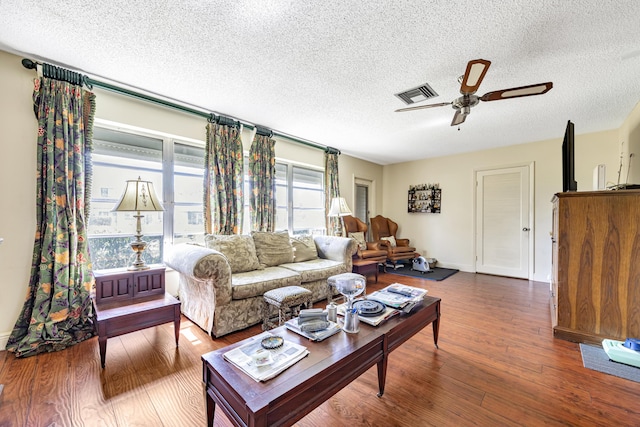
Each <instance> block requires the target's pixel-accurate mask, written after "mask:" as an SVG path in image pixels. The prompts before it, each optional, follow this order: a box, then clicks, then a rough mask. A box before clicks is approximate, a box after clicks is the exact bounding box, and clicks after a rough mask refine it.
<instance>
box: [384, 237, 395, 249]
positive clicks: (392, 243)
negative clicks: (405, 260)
mask: <svg viewBox="0 0 640 427" xmlns="http://www.w3.org/2000/svg"><path fill="white" fill-rule="evenodd" d="M380 240H386V241H387V242H389V244H390V245H391V247H392V248H395V247H396V246H397V243H396V238H395V237H393V236H389V237H381V238H380Z"/></svg>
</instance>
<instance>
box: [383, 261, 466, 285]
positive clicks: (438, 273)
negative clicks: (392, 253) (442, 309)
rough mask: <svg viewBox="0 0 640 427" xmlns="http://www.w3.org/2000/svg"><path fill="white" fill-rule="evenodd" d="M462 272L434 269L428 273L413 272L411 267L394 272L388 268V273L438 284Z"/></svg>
mask: <svg viewBox="0 0 640 427" xmlns="http://www.w3.org/2000/svg"><path fill="white" fill-rule="evenodd" d="M458 271H460V270H455V269H452V268H441V267H433V269H432V270H431V271H429V272H427V273H423V272H421V271H416V270H412V269H411V267H410V266H409V265H405V266H404V267H401V268H398V269H397V270H394V269H393V268H387V273H389V274H397V275H400V276H411V277H418V278H420V279H426V280H435V281H437V282H439V281H441V280H444V279H446V278H447V277H449V276H452V275H454V274H456V273H457V272H458Z"/></svg>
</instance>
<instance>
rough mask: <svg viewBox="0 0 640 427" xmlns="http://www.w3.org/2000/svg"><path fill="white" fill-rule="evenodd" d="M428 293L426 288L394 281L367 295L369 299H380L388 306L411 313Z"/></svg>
mask: <svg viewBox="0 0 640 427" xmlns="http://www.w3.org/2000/svg"><path fill="white" fill-rule="evenodd" d="M426 294H427V290H426V289H421V288H414V287H413V286H407V285H403V284H400V283H392V284H391V285H389V286H387V287H386V288H384V289H381V290H379V291H375V292H373V293H371V294H369V295H367V299H372V300H376V301H380V302H381V303H383V304H384V305H386V306H387V307H392V308H395V309H398V310H402V311H403V312H405V313H409V312H410V311H411V310H412V309H413V307H415V306H416V305H418V304H420V303H421V302H422V300H423V299H424V296H425V295H426Z"/></svg>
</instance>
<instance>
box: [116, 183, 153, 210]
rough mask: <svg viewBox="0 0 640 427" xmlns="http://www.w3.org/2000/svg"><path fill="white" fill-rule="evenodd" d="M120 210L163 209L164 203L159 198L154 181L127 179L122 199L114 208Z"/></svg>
mask: <svg viewBox="0 0 640 427" xmlns="http://www.w3.org/2000/svg"><path fill="white" fill-rule="evenodd" d="M113 210H114V211H118V212H139V211H154V212H157V211H163V210H164V208H163V207H162V203H160V200H158V196H157V195H156V192H155V190H154V189H153V183H152V182H151V181H142V180H141V179H140V177H138V179H132V180H128V181H127V186H126V187H125V189H124V193H122V197H121V198H120V201H119V202H118V203H117V204H116V206H115V207H114V208H113Z"/></svg>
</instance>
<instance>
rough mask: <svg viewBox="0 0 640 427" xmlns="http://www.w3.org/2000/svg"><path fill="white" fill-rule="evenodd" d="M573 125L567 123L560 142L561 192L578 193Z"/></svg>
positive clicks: (569, 122)
mask: <svg viewBox="0 0 640 427" xmlns="http://www.w3.org/2000/svg"><path fill="white" fill-rule="evenodd" d="M574 148H575V147H574V139H573V123H571V120H569V121H568V122H567V128H566V129H565V131H564V140H563V141H562V191H564V192H566V191H578V183H577V182H576V180H575V160H574Z"/></svg>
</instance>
